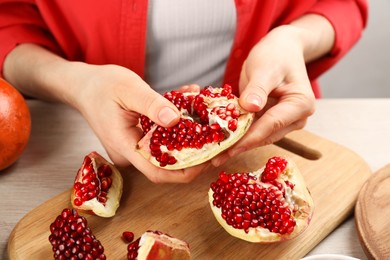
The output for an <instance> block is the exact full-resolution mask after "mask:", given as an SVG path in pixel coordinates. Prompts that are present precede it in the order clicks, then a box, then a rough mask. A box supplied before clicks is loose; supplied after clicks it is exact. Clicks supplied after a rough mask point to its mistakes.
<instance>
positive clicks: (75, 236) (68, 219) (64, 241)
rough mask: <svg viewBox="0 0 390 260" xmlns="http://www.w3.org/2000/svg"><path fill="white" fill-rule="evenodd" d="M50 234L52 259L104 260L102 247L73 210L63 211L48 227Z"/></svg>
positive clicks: (84, 220)
mask: <svg viewBox="0 0 390 260" xmlns="http://www.w3.org/2000/svg"><path fill="white" fill-rule="evenodd" d="M50 232H51V234H50V236H49V241H50V244H51V245H52V250H53V252H54V259H101V260H103V259H106V256H105V254H104V247H103V246H102V244H101V243H100V241H99V240H97V239H96V237H95V236H94V235H93V233H92V231H91V229H90V228H89V227H88V223H87V220H86V219H85V218H84V217H83V216H80V215H79V214H78V212H77V211H76V210H75V209H69V208H66V209H64V210H63V211H62V212H61V214H60V215H58V216H57V218H56V219H55V221H54V222H53V223H52V224H51V225H50Z"/></svg>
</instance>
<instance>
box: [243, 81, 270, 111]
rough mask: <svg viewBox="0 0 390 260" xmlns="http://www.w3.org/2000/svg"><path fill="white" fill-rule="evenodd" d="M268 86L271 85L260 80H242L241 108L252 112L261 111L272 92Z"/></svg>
mask: <svg viewBox="0 0 390 260" xmlns="http://www.w3.org/2000/svg"><path fill="white" fill-rule="evenodd" d="M267 86H269V84H268V83H267V82H266V81H265V80H262V79H260V78H251V79H250V80H247V79H242V78H241V80H240V89H241V90H242V91H241V94H240V97H239V103H240V106H242V107H243V108H244V109H245V110H248V111H250V112H258V111H260V110H261V109H262V108H263V107H264V106H265V104H266V103H267V97H268V95H269V93H270V91H271V90H270V88H269V87H267Z"/></svg>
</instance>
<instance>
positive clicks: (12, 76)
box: [4, 44, 208, 183]
mask: <svg viewBox="0 0 390 260" xmlns="http://www.w3.org/2000/svg"><path fill="white" fill-rule="evenodd" d="M4 75H5V77H6V79H7V80H8V81H10V82H11V83H12V84H13V85H14V86H16V87H17V88H18V89H19V90H20V91H21V92H22V93H24V94H25V95H28V96H31V97H35V98H38V99H44V100H49V101H56V102H62V103H65V104H68V105H70V106H72V107H74V108H76V109H77V110H78V111H80V112H81V114H82V115H83V116H84V118H85V119H86V121H87V122H88V123H89V125H90V126H91V128H92V130H93V131H94V132H95V134H96V136H97V137H98V138H99V140H100V141H101V143H102V145H103V147H104V148H105V150H106V151H107V153H108V155H109V157H110V158H111V160H112V162H113V163H115V164H116V165H118V166H121V167H125V166H129V165H130V164H132V165H134V166H135V167H136V168H137V169H138V170H139V171H141V172H142V173H143V174H144V175H145V176H146V177H147V178H149V179H150V180H151V181H152V182H156V183H162V182H190V181H191V180H193V179H194V178H195V177H196V176H197V175H198V174H200V172H201V171H202V170H203V168H205V167H206V165H207V164H208V163H204V164H202V165H198V166H195V167H192V168H188V169H183V170H176V171H172V170H164V169H161V168H158V167H156V166H154V165H153V164H152V163H150V162H149V161H148V160H146V159H145V158H144V157H143V156H142V155H140V154H139V153H138V152H137V151H136V145H137V143H138V141H139V140H140V139H141V136H142V132H141V129H140V128H138V127H137V125H138V122H139V116H140V114H143V115H146V116H147V117H149V118H150V119H151V120H153V121H154V122H156V123H157V124H159V125H161V126H172V125H174V124H175V123H177V122H178V120H179V111H178V110H177V108H176V107H175V106H174V105H173V104H172V103H171V102H169V101H168V100H167V99H165V98H164V97H163V96H162V95H160V94H159V93H157V92H155V91H154V90H153V89H151V88H150V86H149V85H148V84H146V83H145V82H144V81H143V80H142V79H141V78H140V77H139V76H138V75H137V74H136V73H134V72H132V71H131V70H129V69H126V68H124V67H121V66H117V65H90V64H86V63H83V62H70V61H68V60H65V59H63V58H61V57H59V56H57V55H56V54H54V53H52V52H50V51H48V50H46V49H44V48H42V47H40V46H37V45H34V44H21V45H19V46H17V47H15V48H14V49H13V50H12V52H11V53H10V54H9V55H8V56H7V58H6V61H5V65H4Z"/></svg>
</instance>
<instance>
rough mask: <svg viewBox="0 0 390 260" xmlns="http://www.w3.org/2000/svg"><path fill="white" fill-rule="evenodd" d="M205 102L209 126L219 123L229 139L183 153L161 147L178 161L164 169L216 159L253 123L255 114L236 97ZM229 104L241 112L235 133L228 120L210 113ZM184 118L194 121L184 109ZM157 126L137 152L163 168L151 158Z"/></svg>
mask: <svg viewBox="0 0 390 260" xmlns="http://www.w3.org/2000/svg"><path fill="white" fill-rule="evenodd" d="M221 90H222V89H220V88H215V89H214V91H215V93H217V92H221ZM197 94H199V93H184V95H197ZM204 102H205V103H207V104H208V108H207V110H208V111H209V113H208V115H209V125H211V124H213V123H218V124H219V125H220V126H221V128H222V129H224V131H226V132H227V133H228V134H229V137H228V138H226V139H225V140H223V141H221V142H219V143H210V144H205V145H204V146H203V147H202V148H201V149H196V148H185V149H182V150H181V151H177V150H173V151H168V149H167V148H166V146H161V148H160V149H161V151H162V152H167V153H168V154H169V155H171V156H174V157H175V158H176V160H177V162H176V163H175V164H172V165H166V166H164V167H163V168H164V169H170V170H175V169H183V168H187V167H190V166H194V165H197V164H201V163H203V162H206V161H208V160H210V159H212V158H213V157H215V156H216V155H217V154H219V153H221V152H222V151H224V150H226V149H227V148H229V147H230V146H232V145H233V144H234V143H236V142H237V141H238V140H239V139H241V137H242V136H243V135H244V134H245V133H246V132H247V130H248V129H249V127H250V125H251V124H252V121H253V114H252V113H249V112H247V111H245V110H244V109H242V108H241V107H240V105H239V104H238V99H237V98H236V97H234V98H232V99H227V98H226V97H219V98H210V97H204ZM229 103H233V104H235V106H236V108H238V109H239V111H240V117H239V118H238V120H237V121H238V122H237V129H236V130H235V131H231V130H230V129H229V128H228V122H227V121H226V120H223V119H221V118H220V117H219V116H218V115H216V114H210V111H211V110H212V109H213V108H215V107H219V106H221V107H226V106H227V105H228V104H229ZM180 112H181V114H182V118H187V119H190V120H193V119H192V118H191V117H190V116H189V115H188V114H189V113H188V111H187V110H185V109H182V110H181V111H180ZM156 127H157V126H154V127H152V129H151V130H150V131H149V133H150V134H149V133H148V134H146V135H145V136H144V137H143V138H142V139H141V140H140V141H139V143H138V147H137V151H138V152H140V153H141V154H142V155H143V156H144V157H145V158H146V159H148V160H149V161H150V162H151V163H152V164H154V165H156V166H158V167H161V166H160V163H159V162H158V161H157V160H156V158H155V157H153V156H151V154H150V149H149V145H150V137H151V136H150V135H151V133H152V132H153V131H154V130H155V128H156Z"/></svg>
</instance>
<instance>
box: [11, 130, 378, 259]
mask: <svg viewBox="0 0 390 260" xmlns="http://www.w3.org/2000/svg"><path fill="white" fill-rule="evenodd" d="M274 155H287V156H290V157H291V158H292V159H293V160H294V161H295V162H296V163H297V165H298V167H299V168H300V170H301V172H302V174H303V176H304V178H305V179H306V182H307V185H308V187H309V189H310V191H311V193H312V195H313V199H314V203H315V205H316V208H315V213H314V216H313V219H312V222H311V224H310V226H309V228H308V229H307V230H306V231H305V232H304V233H303V234H302V235H301V236H299V237H298V238H296V239H294V240H291V241H287V242H283V243H279V244H268V245H263V244H252V243H249V242H245V241H242V240H239V239H237V238H234V237H232V236H230V235H229V234H228V233H226V232H225V231H224V229H223V228H222V227H221V226H219V224H218V223H217V221H216V220H215V218H214V216H213V214H212V212H211V209H210V208H209V205H208V198H207V192H208V189H209V184H210V183H211V182H212V181H214V180H215V179H216V178H217V175H218V173H219V171H220V170H221V169H224V170H227V171H228V172H233V171H250V170H254V169H258V168H260V167H262V166H263V165H264V164H265V162H266V161H267V159H268V158H270V157H272V156H274ZM76 171H77V169H75V174H76ZM370 175H371V171H370V169H369V167H368V165H367V164H366V163H365V162H364V160H362V158H360V157H359V156H358V155H357V154H355V153H354V152H352V151H350V150H348V149H346V148H345V147H343V146H340V145H338V144H335V143H333V142H330V141H329V140H326V139H324V138H321V137H319V136H316V135H314V134H312V133H309V132H307V131H305V130H300V131H296V132H294V133H291V134H289V135H288V136H287V138H285V139H283V140H282V141H280V142H278V143H277V144H276V145H269V146H266V147H262V148H259V149H256V150H253V151H250V152H247V153H245V154H242V155H240V156H237V157H236V158H235V159H232V160H230V161H229V163H228V164H226V165H224V166H223V167H221V168H218V169H215V168H210V169H209V170H208V171H205V172H204V173H203V174H202V175H201V176H199V177H198V178H197V179H196V180H194V181H193V182H192V183H190V184H152V183H150V182H149V181H148V180H147V179H146V178H145V177H144V176H143V175H142V174H140V173H139V172H137V171H136V170H135V169H130V170H128V172H123V176H124V192H123V196H122V200H121V206H120V208H119V210H118V211H117V214H116V216H115V217H113V218H110V219H104V218H100V217H97V216H92V215H85V214H84V215H85V216H86V217H87V219H88V222H89V225H90V227H91V228H92V230H93V231H94V233H95V235H96V236H97V238H98V239H99V240H100V241H101V242H102V244H103V245H104V247H105V252H106V255H107V259H115V260H121V259H126V253H127V245H126V244H125V243H124V242H123V241H122V239H121V234H122V232H123V231H126V230H127V231H133V232H134V234H135V236H136V237H138V236H140V235H141V234H142V233H143V232H144V231H146V230H160V231H163V232H166V233H168V234H170V235H172V236H175V237H178V238H181V239H183V240H185V241H187V242H188V243H189V244H190V248H191V254H192V259H195V260H197V259H202V260H203V259H235V260H236V259H245V260H247V259H299V258H301V257H303V256H305V255H306V254H307V253H308V252H309V251H310V250H311V249H312V248H313V247H315V246H316V245H317V244H318V243H319V242H320V241H321V240H322V239H323V238H325V237H326V236H327V235H328V234H329V233H330V232H331V231H332V230H334V229H335V228H336V227H337V226H338V225H339V224H340V223H341V222H342V221H343V220H345V219H346V218H347V217H348V216H349V215H350V214H351V213H352V212H353V209H354V205H355V202H356V199H357V196H358V192H359V190H360V189H361V187H362V185H363V184H364V182H365V181H366V180H367V179H368V177H370ZM71 186H72V183H69V187H71ZM65 207H70V190H67V191H65V192H63V193H61V194H59V195H58V196H56V197H54V198H52V199H50V200H49V201H47V202H45V203H43V204H42V205H40V206H39V207H37V208H35V209H34V210H32V211H31V212H29V213H28V214H27V215H26V216H25V217H24V218H22V219H21V220H20V222H19V223H18V224H17V225H16V226H15V228H14V230H13V232H12V234H11V235H10V238H9V243H8V253H9V256H10V259H11V260H13V259H50V258H51V257H52V251H51V245H50V243H49V241H48V237H49V234H50V232H49V225H50V223H51V222H52V221H53V220H54V219H55V217H56V216H57V215H58V214H60V212H61V211H62V209H63V208H65Z"/></svg>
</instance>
